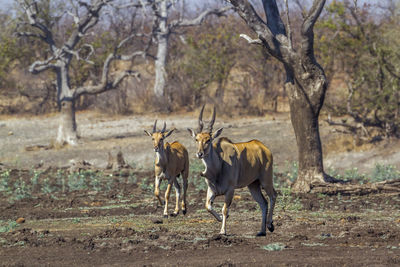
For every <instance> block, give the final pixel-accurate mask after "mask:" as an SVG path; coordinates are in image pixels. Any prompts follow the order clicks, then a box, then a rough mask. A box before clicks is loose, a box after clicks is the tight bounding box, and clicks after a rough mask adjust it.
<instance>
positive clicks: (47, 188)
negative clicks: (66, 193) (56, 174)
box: [42, 178, 53, 195]
mask: <svg viewBox="0 0 400 267" xmlns="http://www.w3.org/2000/svg"><path fill="white" fill-rule="evenodd" d="M52 192H53V189H52V188H51V185H50V180H49V178H46V179H44V180H43V184H42V193H43V194H45V195H47V194H51V193H52Z"/></svg>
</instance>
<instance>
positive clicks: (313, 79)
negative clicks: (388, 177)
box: [285, 59, 332, 193]
mask: <svg viewBox="0 0 400 267" xmlns="http://www.w3.org/2000/svg"><path fill="white" fill-rule="evenodd" d="M301 62H303V64H302V65H301V66H300V65H296V64H294V66H293V68H289V67H287V66H286V71H287V75H288V79H287V80H288V82H286V83H285V90H286V92H287V93H288V96H289V104H290V119H291V122H292V126H293V129H294V132H295V135H296V142H297V148H298V160H299V169H298V176H297V179H296V181H295V183H294V184H293V187H292V189H293V191H295V192H303V193H306V192H309V191H310V190H311V188H312V186H313V184H316V183H324V182H327V181H328V180H329V182H332V179H329V178H330V177H329V176H327V175H326V174H325V172H324V166H323V154H322V144H321V139H320V135H319V124H318V117H319V113H320V110H321V108H322V105H323V102H324V98H325V92H326V87H327V84H326V83H327V81H326V77H325V74H324V71H323V69H322V68H321V67H320V66H319V65H318V64H317V63H316V62H315V61H309V60H304V59H303V60H301ZM305 62H307V64H304V63H305Z"/></svg>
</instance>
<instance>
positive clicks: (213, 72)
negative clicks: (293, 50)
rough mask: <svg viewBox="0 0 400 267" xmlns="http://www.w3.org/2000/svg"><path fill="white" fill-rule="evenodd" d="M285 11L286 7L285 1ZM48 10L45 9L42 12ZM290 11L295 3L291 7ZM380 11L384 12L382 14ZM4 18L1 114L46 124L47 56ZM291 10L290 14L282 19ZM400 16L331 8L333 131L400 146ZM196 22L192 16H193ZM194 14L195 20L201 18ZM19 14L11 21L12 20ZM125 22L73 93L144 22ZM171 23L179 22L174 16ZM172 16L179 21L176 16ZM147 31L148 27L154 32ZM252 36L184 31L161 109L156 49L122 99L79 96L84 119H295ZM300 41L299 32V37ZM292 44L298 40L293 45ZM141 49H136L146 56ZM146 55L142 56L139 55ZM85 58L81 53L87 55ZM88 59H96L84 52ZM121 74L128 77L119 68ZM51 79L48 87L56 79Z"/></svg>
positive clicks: (213, 21) (99, 45) (100, 33)
mask: <svg viewBox="0 0 400 267" xmlns="http://www.w3.org/2000/svg"><path fill="white" fill-rule="evenodd" d="M50 2H51V1H49V0H47V1H42V3H43V5H44V6H43V8H44V9H46V8H47V12H46V13H45V14H47V16H48V18H47V20H46V21H47V22H48V23H49V26H50V27H51V28H55V29H57V30H56V31H55V32H56V33H57V34H58V35H59V36H58V37H57V36H55V38H56V39H57V38H61V37H62V36H63V35H64V34H65V33H66V32H68V31H69V30H70V29H71V25H73V20H72V18H71V19H70V20H68V19H65V18H64V19H57V18H58V17H59V16H58V15H57V14H58V13H59V12H60V10H57V9H58V8H60V6H58V5H50ZM282 2H283V1H282ZM300 2H301V1H294V3H292V5H291V6H290V16H291V20H292V27H293V28H296V27H298V26H299V25H297V24H296V21H297V20H299V19H300V18H301V17H302V10H303V9H302V6H301V4H300ZM46 3H47V6H46V5H45V4H46ZM289 3H290V1H289ZM377 5H379V6H377ZM14 9H15V10H13V12H9V11H7V12H5V11H0V28H1V29H2V31H1V32H0V113H2V114H15V113H33V114H43V113H49V112H54V111H56V110H57V106H56V104H55V103H56V101H55V100H54V99H55V98H56V95H55V90H54V89H53V87H54V86H55V85H54V84H53V83H52V82H51V80H54V77H53V78H52V79H49V75H52V74H51V73H43V74H40V75H36V76H33V75H32V74H30V73H29V72H28V66H29V65H30V64H31V63H32V62H33V61H35V59H36V58H38V57H41V56H43V57H45V55H41V53H47V52H46V50H43V49H40V45H41V44H40V43H39V42H38V41H37V40H34V39H27V38H19V37H18V36H16V35H15V32H16V29H17V28H18V27H20V26H19V25H18V13H19V12H20V11H19V10H18V8H17V7H15V8H14ZM281 10H284V9H281ZM399 10H400V6H399V4H398V3H397V1H391V0H386V1H381V2H379V3H378V4H376V5H375V4H374V5H370V4H362V5H357V1H332V2H330V3H329V4H328V5H327V6H326V7H325V10H324V13H323V14H322V16H321V18H320V19H319V21H318V22H317V25H316V28H315V37H316V38H315V48H316V52H315V54H316V55H317V57H319V59H318V61H319V62H321V63H322V65H323V67H324V69H325V71H326V74H327V76H328V80H329V81H330V83H329V84H330V85H329V88H328V93H327V97H326V101H325V107H324V109H323V113H324V114H325V115H328V114H329V115H331V116H333V117H337V116H341V117H340V118H339V119H334V118H331V116H327V117H328V119H327V121H328V122H329V123H330V124H332V125H338V126H339V127H340V128H341V129H343V131H345V132H350V133H354V134H357V135H360V136H363V137H365V138H371V137H374V136H377V135H379V136H382V137H389V136H397V137H400V90H399V86H400V27H399V26H400V25H399V23H400V19H399ZM192 12H195V11H192ZM196 12H197V11H196ZM8 14H14V15H8ZM119 15H120V16H121V17H123V19H118V20H117V19H115V18H114V17H113V16H111V15H110V16H109V17H108V18H107V19H106V20H105V22H104V21H103V22H102V23H99V25H97V26H96V27H95V28H94V30H93V32H94V34H92V35H91V36H90V38H91V40H90V41H91V43H92V44H93V47H94V49H95V53H94V55H93V56H92V58H91V60H92V61H93V62H94V66H91V67H90V68H88V67H87V66H86V65H84V64H79V62H78V61H76V62H75V63H73V64H74V65H73V67H72V69H73V75H72V81H71V83H72V84H85V83H88V82H90V77H92V76H96V77H97V76H99V75H100V74H101V71H102V69H101V67H102V66H101V62H103V61H104V57H105V56H106V55H107V52H109V51H110V50H111V49H112V47H114V46H115V43H116V42H117V40H120V38H121V36H124V31H126V32H129V31H131V29H132V28H134V27H136V28H143V29H144V30H145V31H147V32H150V31H151V29H150V26H149V27H147V28H146V26H145V27H137V24H138V23H140V21H141V20H139V19H137V17H139V16H140V15H141V14H140V12H138V13H135V14H132V13H128V12H124V10H120V14H119ZM172 16H174V14H172ZM175 16H177V15H176V14H175ZM149 25H150V22H149ZM248 32H249V29H248V27H247V26H246V25H244V22H243V21H242V20H241V19H240V18H239V17H238V16H237V15H235V14H234V13H228V14H227V15H226V16H224V17H218V18H217V17H209V18H207V20H206V21H205V22H204V23H203V24H202V25H199V26H195V27H187V28H182V29H178V30H177V32H176V34H172V36H171V38H170V45H169V50H170V51H169V54H168V57H169V58H168V65H167V73H168V78H167V86H166V95H165V101H164V102H163V103H164V104H163V105H160V104H159V103H160V102H159V101H155V97H154V92H153V90H152V88H153V86H154V78H153V77H154V62H152V61H153V60H154V57H151V55H155V53H156V47H155V45H152V46H151V47H150V49H149V54H150V56H149V57H147V58H146V60H136V61H135V62H131V63H129V64H131V65H135V69H137V70H138V71H140V73H141V77H142V79H141V82H140V83H130V82H124V83H122V85H121V86H120V88H119V89H118V90H114V91H110V92H106V93H104V94H101V95H85V96H82V97H81V99H80V100H79V102H78V103H77V109H79V110H86V109H98V110H101V111H104V112H108V113H115V114H130V113H145V112H148V111H149V110H152V111H158V112H171V111H178V112H179V111H190V110H193V109H195V108H196V107H198V106H199V103H203V102H205V101H206V102H208V103H215V104H218V106H219V109H220V112H221V113H225V114H227V115H232V116H233V115H238V114H249V115H263V114H265V113H266V112H276V111H288V110H289V106H288V100H287V97H286V92H285V90H284V88H283V84H284V83H283V81H284V79H285V76H284V74H283V73H284V71H283V70H282V69H281V66H280V64H279V63H278V62H277V61H276V60H274V59H273V58H268V57H267V56H266V54H265V53H264V52H263V51H262V49H263V48H262V47H259V48H257V49H254V47H251V48H250V45H249V44H248V43H247V42H246V41H244V40H243V39H241V38H240V37H239V34H240V33H246V34H247V33H248ZM293 32H294V33H295V32H296V31H293ZM293 38H296V36H295V35H294V36H293ZM144 45H145V44H143V43H142V42H140V40H137V41H135V43H133V44H132V46H135V47H137V48H139V49H141V48H144ZM141 46H142V47H141ZM82 51H84V48H82ZM87 53H89V51H87ZM114 68H116V69H118V68H122V67H121V66H118V65H115V66H114ZM50 78H51V77H50Z"/></svg>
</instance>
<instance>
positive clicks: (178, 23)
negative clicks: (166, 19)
mask: <svg viewBox="0 0 400 267" xmlns="http://www.w3.org/2000/svg"><path fill="white" fill-rule="evenodd" d="M231 9H232V7H223V8H214V9H208V10H206V11H204V12H202V13H201V14H200V15H199V16H197V17H196V18H194V19H178V20H174V21H172V22H171V23H170V24H169V25H170V26H169V28H170V30H172V29H173V28H176V27H188V26H195V25H200V24H201V23H203V21H204V20H205V19H206V18H207V17H208V16H210V15H216V16H218V17H219V16H223V15H225V13H226V12H227V11H229V10H231Z"/></svg>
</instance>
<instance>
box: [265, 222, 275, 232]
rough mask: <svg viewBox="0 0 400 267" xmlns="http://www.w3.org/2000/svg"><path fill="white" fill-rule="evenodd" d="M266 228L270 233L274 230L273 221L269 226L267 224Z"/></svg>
mask: <svg viewBox="0 0 400 267" xmlns="http://www.w3.org/2000/svg"><path fill="white" fill-rule="evenodd" d="M267 228H268V230H269V231H270V232H271V233H272V232H273V231H274V230H275V227H274V223H271V225H270V226H268V225H267Z"/></svg>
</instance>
